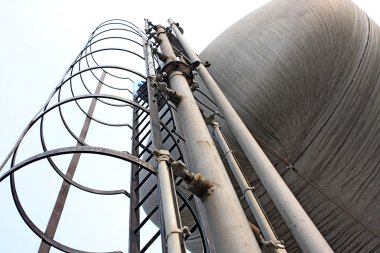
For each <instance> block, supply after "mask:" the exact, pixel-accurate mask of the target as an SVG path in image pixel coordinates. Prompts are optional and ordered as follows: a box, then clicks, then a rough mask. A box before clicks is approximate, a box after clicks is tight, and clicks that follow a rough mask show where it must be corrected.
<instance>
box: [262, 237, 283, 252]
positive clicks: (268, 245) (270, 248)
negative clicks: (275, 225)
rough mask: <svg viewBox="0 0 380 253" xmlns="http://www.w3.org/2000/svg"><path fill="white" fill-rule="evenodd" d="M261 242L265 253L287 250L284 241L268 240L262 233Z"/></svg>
mask: <svg viewBox="0 0 380 253" xmlns="http://www.w3.org/2000/svg"><path fill="white" fill-rule="evenodd" d="M259 239H260V243H261V244H262V250H263V252H264V253H277V252H286V250H285V245H284V241H282V240H279V241H272V240H270V241H266V240H265V239H264V238H263V237H262V235H260V236H259Z"/></svg>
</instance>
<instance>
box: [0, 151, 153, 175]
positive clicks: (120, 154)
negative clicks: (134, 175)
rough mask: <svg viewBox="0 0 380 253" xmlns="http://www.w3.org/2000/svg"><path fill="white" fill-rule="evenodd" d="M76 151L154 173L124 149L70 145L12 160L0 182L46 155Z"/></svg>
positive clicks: (149, 165) (150, 167)
mask: <svg viewBox="0 0 380 253" xmlns="http://www.w3.org/2000/svg"><path fill="white" fill-rule="evenodd" d="M76 153H81V154H82V153H83V154H97V155H105V156H109V157H114V158H118V159H121V160H124V161H127V162H130V163H133V164H136V165H138V166H140V167H141V168H143V169H145V170H147V171H148V172H150V173H153V174H155V173H156V168H155V167H153V166H152V165H151V164H150V163H148V162H145V161H144V160H142V159H140V158H137V157H135V156H133V155H131V154H128V153H127V152H124V151H117V150H114V149H109V148H102V147H93V146H72V147H65V148H58V149H52V150H48V151H46V152H42V153H39V154H37V155H34V156H32V157H29V158H27V159H25V160H23V161H22V162H20V163H18V164H16V165H15V164H14V162H15V161H14V160H12V167H11V168H10V169H9V170H8V171H6V172H5V173H4V174H3V175H1V176H0V182H2V181H3V180H4V179H6V178H7V177H8V176H9V175H11V174H13V173H15V172H16V171H18V170H20V169H21V168H23V167H25V166H27V165H29V164H32V163H34V162H36V161H39V160H42V159H45V158H47V157H54V156H59V155H66V154H76Z"/></svg>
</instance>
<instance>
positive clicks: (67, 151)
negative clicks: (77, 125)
mask: <svg viewBox="0 0 380 253" xmlns="http://www.w3.org/2000/svg"><path fill="white" fill-rule="evenodd" d="M59 151H61V152H59ZM74 153H90V154H98V155H106V156H110V157H114V158H118V159H122V160H126V161H128V162H130V163H134V164H137V165H139V166H140V167H141V168H143V169H146V170H148V171H149V172H151V173H154V174H155V168H154V167H153V166H151V165H150V164H149V163H146V162H145V161H143V160H141V159H138V158H136V157H134V156H132V155H130V154H126V153H125V152H120V151H114V150H111V149H105V148H97V147H68V148H62V149H56V150H51V151H48V152H44V153H41V154H39V155H36V156H33V157H31V158H30V159H27V160H24V161H23V162H21V163H19V164H17V165H16V166H15V167H13V170H12V171H8V172H6V174H4V175H2V176H1V177H0V182H1V181H3V180H4V179H5V178H7V177H8V176H10V177H11V180H10V181H11V189H12V196H13V199H14V202H15V204H16V208H17V210H18V212H19V213H20V216H21V217H22V219H23V220H24V222H25V223H26V224H27V225H28V227H29V228H30V229H31V230H32V231H33V232H34V233H35V234H36V235H37V236H38V237H40V239H42V240H43V241H45V242H46V243H47V244H49V245H50V246H53V247H55V248H57V249H59V250H62V251H65V252H78V253H79V252H80V253H90V252H88V251H80V250H75V249H73V248H70V247H67V246H65V245H63V244H60V243H59V242H57V241H55V240H53V239H50V238H48V237H47V236H46V235H45V234H44V233H43V232H42V231H41V230H40V229H39V228H38V227H37V226H36V225H35V224H34V223H33V222H32V221H31V220H30V219H29V217H28V216H27V214H26V212H25V211H24V209H23V208H22V205H21V202H20V201H19V199H18V194H17V191H16V187H15V181H14V175H13V174H14V173H15V172H16V171H18V170H19V169H21V168H22V167H24V166H27V165H29V164H31V163H33V162H36V161H38V160H42V159H45V158H47V157H51V156H58V155H64V154H74ZM116 153H119V154H122V155H117V154H116ZM28 160H29V161H28ZM12 162H13V161H12ZM91 252H93V251H91ZM117 252H120V251H114V253H117Z"/></svg>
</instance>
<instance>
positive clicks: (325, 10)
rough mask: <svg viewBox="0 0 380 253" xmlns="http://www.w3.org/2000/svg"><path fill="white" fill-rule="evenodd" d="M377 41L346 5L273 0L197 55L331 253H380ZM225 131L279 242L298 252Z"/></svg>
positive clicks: (336, 0) (342, 1)
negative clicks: (315, 227)
mask: <svg viewBox="0 0 380 253" xmlns="http://www.w3.org/2000/svg"><path fill="white" fill-rule="evenodd" d="M210 29H211V28H210ZM379 36H380V30H379V27H378V26H377V25H376V24H375V23H374V22H373V21H371V20H370V19H369V18H368V17H367V15H366V14H365V13H364V12H363V11H362V10H360V9H359V8H358V7H357V6H356V5H354V4H353V3H352V2H351V1H347V0H315V1H309V0H274V1H272V2H270V3H269V4H267V5H265V6H263V7H262V8H260V9H258V10H256V11H254V12H252V13H251V14H249V15H247V16H246V17H244V18H243V19H241V20H240V21H238V22H237V23H235V24H234V25H232V26H231V27H230V28H228V29H227V30H226V31H225V32H224V33H223V34H221V35H220V36H219V37H217V38H216V39H215V40H214V41H213V42H212V43H211V44H210V45H209V46H208V47H207V48H206V49H205V50H204V51H203V52H202V53H201V59H202V60H203V61H206V60H208V61H210V62H211V63H212V66H211V67H210V68H209V70H210V72H211V74H212V75H213V77H214V78H215V80H216V81H217V82H218V83H219V84H220V86H221V88H222V90H223V91H224V92H225V94H226V96H227V97H228V98H229V100H230V101H231V103H232V105H233V106H234V108H235V109H236V110H237V111H238V113H239V115H240V116H241V117H242V119H243V120H244V122H245V123H246V124H247V126H248V128H249V129H250V131H251V132H252V133H254V135H255V136H257V137H258V138H259V139H260V140H262V141H263V142H264V143H265V144H266V145H268V146H270V147H271V148H272V149H273V150H275V151H276V152H277V153H278V154H279V155H280V156H281V157H282V158H283V159H285V160H286V161H288V162H289V163H290V164H292V165H293V166H294V167H295V168H296V170H297V171H298V173H297V172H295V171H292V170H289V169H287V168H286V167H287V165H286V164H285V163H283V162H281V159H279V158H277V157H276V156H275V155H273V153H271V152H268V149H264V150H265V151H266V153H267V154H268V156H269V157H270V159H271V160H272V161H273V163H274V165H275V166H276V168H277V169H278V171H279V173H280V174H281V175H282V176H283V178H284V180H285V181H286V182H287V184H288V185H289V186H290V188H291V190H292V191H293V193H294V194H295V196H296V197H297V199H298V200H299V201H300V203H301V204H302V206H303V207H304V208H305V210H306V211H307V213H308V214H309V215H310V217H311V219H312V220H313V222H314V223H315V224H316V226H317V227H318V228H319V229H320V231H321V233H322V234H323V236H324V237H325V238H326V240H327V241H328V243H329V244H330V245H331V247H332V248H333V250H334V251H336V252H380V238H379V234H380V195H379V191H380V165H379V164H380V116H379V115H380V96H379V92H380V80H379V77H380V67H379V63H380V47H379V46H380V37H379ZM222 130H223V131H224V133H225V134H226V135H227V136H228V139H229V141H230V144H231V145H232V148H233V149H234V150H235V152H236V155H237V156H238V157H239V158H240V161H241V165H242V167H243V169H244V171H245V173H246V175H247V177H248V178H249V180H250V181H251V182H252V184H253V185H254V186H255V187H256V188H257V191H256V192H257V194H258V196H259V197H260V200H261V202H262V205H263V207H264V209H265V210H266V212H267V214H268V216H269V219H270V220H271V222H272V224H273V226H274V227H275V230H276V232H277V233H278V235H279V237H280V239H282V240H284V241H285V245H286V247H287V249H288V251H289V252H299V251H300V249H299V248H298V246H297V244H296V242H295V240H294V238H293V237H292V235H291V234H290V232H289V229H288V228H287V227H286V225H285V223H284V222H283V220H282V218H281V217H280V215H279V213H278V212H277V210H276V209H275V207H274V205H273V203H272V202H271V201H270V199H269V198H268V195H267V194H266V192H265V189H263V187H262V185H261V183H260V181H259V180H258V179H257V176H256V175H255V172H254V170H253V169H252V168H251V167H250V165H249V163H248V162H247V160H246V159H245V157H244V155H243V152H242V151H241V150H240V149H239V147H238V146H237V143H236V141H235V140H234V138H233V137H232V134H231V132H230V131H229V130H228V127H223V128H222ZM246 211H247V214H248V216H249V218H250V219H251V220H252V221H254V219H253V217H252V215H251V214H250V212H249V210H246Z"/></svg>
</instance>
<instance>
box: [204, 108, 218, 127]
mask: <svg viewBox="0 0 380 253" xmlns="http://www.w3.org/2000/svg"><path fill="white" fill-rule="evenodd" d="M201 113H202V116H203V118H204V120H205V123H206V125H208V126H213V127H214V126H219V124H218V123H217V122H215V118H216V116H219V115H220V113H219V112H218V111H215V112H213V113H212V114H211V115H209V116H208V117H207V116H206V115H205V114H204V112H203V111H202V112H201Z"/></svg>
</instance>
